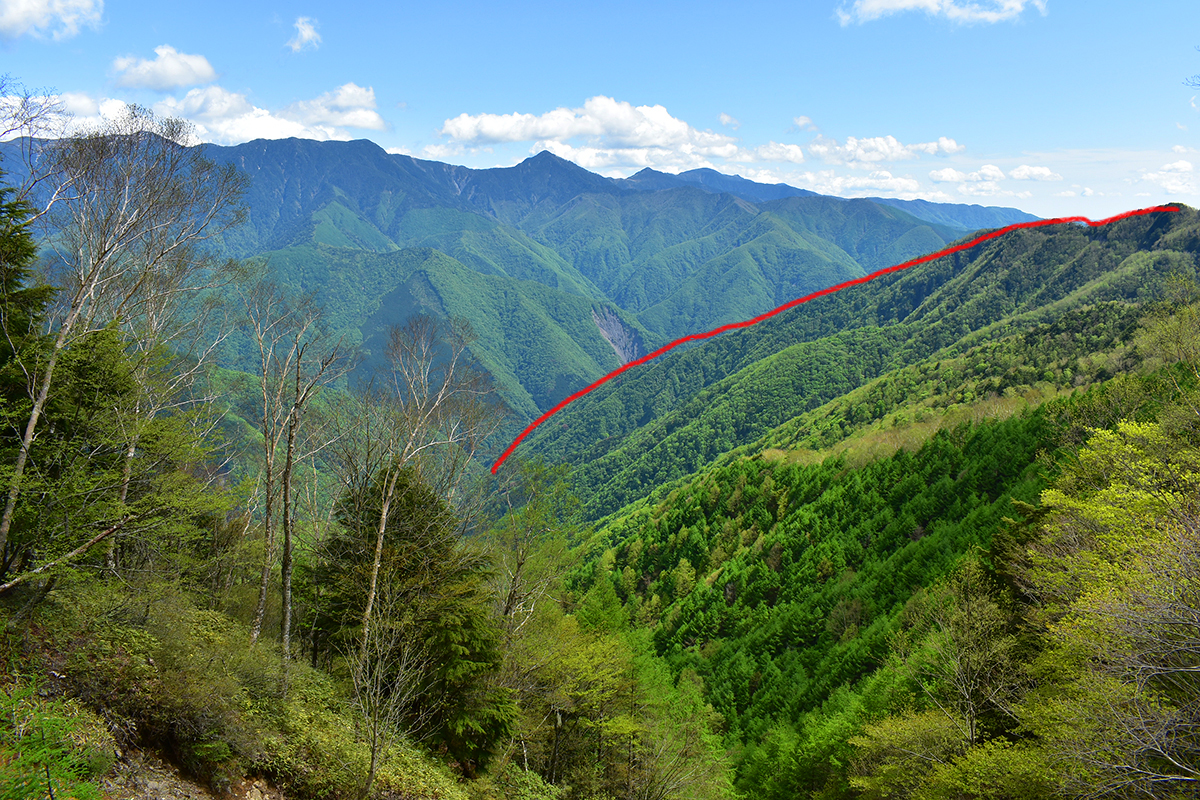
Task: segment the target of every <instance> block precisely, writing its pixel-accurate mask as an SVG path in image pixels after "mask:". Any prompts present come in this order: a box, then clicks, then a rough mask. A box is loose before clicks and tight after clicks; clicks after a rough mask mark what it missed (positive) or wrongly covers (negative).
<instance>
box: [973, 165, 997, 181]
mask: <svg viewBox="0 0 1200 800" xmlns="http://www.w3.org/2000/svg"><path fill="white" fill-rule="evenodd" d="M967 180H969V181H1002V180H1004V173H1003V172H1002V171H1001V169H1000V168H999V167H997V166H996V165H995V164H984V165H983V166H982V167H980V168H979V171H978V172H972V173H970V174H969V175H967Z"/></svg>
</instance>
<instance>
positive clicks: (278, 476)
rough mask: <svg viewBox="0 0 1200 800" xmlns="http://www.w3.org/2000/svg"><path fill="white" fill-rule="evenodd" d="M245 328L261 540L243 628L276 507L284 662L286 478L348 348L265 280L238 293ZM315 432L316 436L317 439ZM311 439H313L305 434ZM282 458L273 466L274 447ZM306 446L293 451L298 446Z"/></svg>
mask: <svg viewBox="0 0 1200 800" xmlns="http://www.w3.org/2000/svg"><path fill="white" fill-rule="evenodd" d="M242 299H243V303H244V306H245V310H246V316H245V320H246V330H247V332H248V334H249V335H250V338H251V339H252V340H253V342H254V345H255V347H256V349H257V351H258V371H257V372H258V380H259V388H260V390H261V393H260V396H261V406H260V407H259V409H258V416H259V430H260V433H261V435H262V458H263V474H262V479H261V481H260V486H261V489H262V493H263V531H264V546H263V559H262V569H261V574H260V579H259V591H258V603H257V605H256V607H255V611H254V617H253V620H252V622H251V626H250V640H251V642H254V641H257V640H258V637H259V636H260V635H261V633H262V624H263V618H264V616H265V614H266V604H267V590H268V586H269V582H270V576H271V568H272V565H273V563H274V552H273V551H274V544H275V517H276V513H275V512H276V507H277V505H279V504H282V508H281V509H279V511H280V514H279V516H280V517H281V521H282V528H283V552H282V565H281V566H282V581H281V583H282V589H281V593H282V598H281V600H282V620H281V631H280V632H281V639H282V645H283V658H284V661H285V663H286V661H287V660H288V658H289V656H290V648H291V616H292V554H293V548H294V544H293V540H294V533H295V522H296V503H295V502H294V498H293V485H292V484H293V476H294V472H295V465H296V463H297V460H298V459H299V460H303V459H304V458H305V457H311V456H314V455H315V454H316V451H317V450H319V449H321V447H322V446H323V444H315V443H314V444H310V445H309V446H305V445H304V442H303V441H302V440H301V439H302V437H301V428H302V425H301V423H302V419H303V418H304V413H305V410H306V409H307V407H308V404H309V402H310V401H311V400H312V398H313V397H315V396H316V394H317V393H318V392H319V391H320V390H321V388H322V387H324V386H326V385H328V384H330V383H332V382H334V381H336V380H337V379H338V378H340V377H341V376H343V375H344V374H345V373H346V371H347V370H348V369H349V367H350V363H351V362H350V359H349V348H348V347H346V346H345V345H344V343H343V341H342V340H341V339H338V340H333V339H331V338H330V336H329V334H328V332H327V331H326V330H325V328H324V326H323V324H322V317H323V313H322V311H321V309H320V307H319V306H318V305H317V304H316V303H315V302H314V300H313V298H311V297H302V298H293V297H289V296H288V294H287V292H285V291H284V290H283V289H281V288H280V287H279V286H277V285H276V284H274V283H273V282H271V281H269V280H265V279H260V280H259V281H257V282H255V283H254V284H252V285H251V286H250V287H249V288H248V289H247V290H246V291H244V292H243V295H242ZM318 438H319V437H318ZM310 441H312V442H315V441H316V439H310ZM281 445H282V447H283V453H282V458H283V464H282V466H280V465H279V463H278V459H279V458H280V452H279V451H280V447H281ZM298 446H301V447H304V449H305V450H306V451H307V452H305V453H299V452H298V451H297V447H298Z"/></svg>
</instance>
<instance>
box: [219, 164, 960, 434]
mask: <svg viewBox="0 0 1200 800" xmlns="http://www.w3.org/2000/svg"><path fill="white" fill-rule="evenodd" d="M205 152H206V153H208V154H210V155H211V156H212V157H213V158H215V159H216V160H217V161H219V162H221V163H226V164H232V165H234V166H235V167H236V168H237V169H238V170H239V171H241V172H243V173H244V174H246V175H248V176H249V178H250V184H249V190H248V203H247V221H246V223H245V224H244V225H242V226H240V227H238V228H237V229H234V230H231V231H229V232H227V233H226V234H225V235H224V237H223V238H224V242H225V246H226V248H227V249H228V251H229V252H230V253H233V254H235V255H241V256H251V255H252V256H254V257H256V258H258V259H260V260H262V261H264V262H265V263H266V264H267V265H268V267H267V268H268V269H269V270H270V271H271V272H273V273H274V274H275V275H277V277H278V279H279V280H280V281H282V282H286V283H288V284H289V285H292V286H295V287H297V288H300V289H302V290H304V291H310V292H312V293H314V295H315V296H316V297H318V298H319V299H320V302H322V304H324V305H325V306H326V307H327V308H329V309H330V310H331V319H330V322H331V324H332V325H333V326H334V327H335V328H336V329H338V330H341V331H343V332H344V334H345V335H347V336H349V337H350V338H353V339H356V340H358V341H363V342H364V343H365V344H366V346H367V348H368V349H371V350H377V349H378V348H377V347H375V346H373V345H372V344H371V343H370V342H368V341H366V340H367V339H369V338H370V337H371V335H372V334H371V332H370V330H369V328H370V327H371V326H372V325H375V324H376V323H377V322H378V320H380V319H386V320H389V321H403V320H404V319H406V318H407V317H408V316H410V315H411V314H412V313H416V312H417V311H418V310H420V309H424V310H425V311H428V312H431V313H435V314H439V315H445V316H447V317H453V316H458V317H462V318H464V319H467V320H470V321H472V322H473V323H479V324H478V327H479V328H480V331H479V332H480V333H481V336H480V338H479V340H478V341H479V346H478V348H477V355H478V356H479V358H480V361H481V362H482V363H483V364H484V365H485V367H486V368H487V369H488V370H489V371H490V372H491V373H492V375H493V378H494V379H495V380H496V381H497V383H498V384H499V385H500V386H501V388H502V391H503V393H504V395H505V397H506V399H507V400H508V402H509V403H510V404H511V405H512V406H513V408H514V409H515V410H516V411H517V412H518V414H519V415H521V416H522V417H523V418H525V419H532V418H533V417H535V416H536V415H537V414H538V413H540V412H541V411H544V410H545V409H547V408H549V407H551V406H552V405H553V404H554V403H556V402H557V401H558V400H560V399H562V398H563V397H565V396H567V395H569V394H571V393H572V392H574V391H577V390H578V389H580V388H582V387H583V386H586V385H587V384H588V383H591V382H592V381H594V380H596V379H597V378H599V377H600V376H602V375H603V374H605V373H606V372H608V371H610V370H611V369H612V368H613V367H615V366H618V365H619V363H620V362H619V361H617V362H613V361H612V359H611V358H609V357H608V356H607V355H605V356H602V357H601V361H600V362H597V361H596V355H595V354H596V344H597V342H600V341H602V340H603V334H602V332H601V331H600V330H599V329H598V328H596V326H595V325H594V324H590V325H589V324H588V320H589V319H590V318H591V317H592V314H591V313H589V312H587V311H586V310H585V311H584V312H583V313H582V314H581V315H577V320H578V323H579V324H571V323H568V322H567V321H566V320H564V319H563V318H562V317H561V309H563V308H566V307H572V308H575V307H577V306H579V305H580V304H579V303H578V302H577V301H575V300H572V299H571V296H574V297H579V298H584V299H586V300H588V301H590V302H591V303H592V305H593V310H594V311H595V312H596V313H597V314H600V313H603V315H604V316H605V318H608V317H611V316H615V317H618V318H621V319H622V320H623V323H622V324H623V326H624V327H625V329H626V332H627V334H628V335H630V336H632V335H634V334H635V333H636V335H637V336H638V337H639V338H640V339H642V340H643V341H644V343H645V345H646V347H647V348H651V349H652V348H653V347H656V346H658V345H660V344H663V343H665V342H667V341H670V340H672V339H675V338H677V337H679V336H682V335H686V334H688V333H694V332H697V331H702V330H707V329H710V328H712V327H714V326H717V325H720V324H724V323H727V322H732V321H738V320H741V319H745V318H746V317H748V316H753V315H754V314H758V313H761V312H762V311H765V310H767V309H769V308H772V307H774V306H776V305H779V304H780V303H782V302H786V301H787V300H789V299H791V298H793V297H796V296H798V295H802V294H805V293H807V292H809V291H813V290H815V289H819V288H823V287H825V286H828V285H830V284H832V283H837V282H840V281H843V280H846V279H848V278H853V277H857V276H859V275H862V274H864V273H865V272H866V271H870V270H872V269H877V268H879V267H882V266H888V265H890V264H892V263H896V262H897V261H901V260H904V259H906V258H911V257H913V256H917V255H922V254H924V253H926V252H929V251H931V250H935V249H937V248H939V247H942V246H944V245H945V244H946V243H947V242H948V241H950V240H952V239H954V238H956V237H957V236H958V235H960V234H961V232H962V229H961V228H958V227H952V226H948V225H944V224H941V223H940V222H939V223H929V222H925V221H922V220H920V219H917V218H915V217H913V216H910V215H908V214H906V213H904V212H902V211H897V210H896V209H895V208H893V207H891V206H889V205H886V204H878V203H874V202H871V201H864V200H842V199H840V198H831V197H824V196H820V195H814V194H812V193H811V192H798V191H797V192H781V191H770V192H767V191H766V190H764V191H763V192H758V193H757V194H753V193H752V195H747V194H746V192H745V191H743V192H742V194H741V195H739V194H736V193H729V192H727V191H725V189H727V188H730V187H734V188H740V189H742V190H745V189H747V187H750V188H753V187H759V188H762V185H761V184H755V183H753V182H750V181H745V180H742V179H736V180H735V179H734V178H728V177H722V178H718V177H717V176H716V175H715V174H714V175H707V174H704V175H700V174H691V173H689V174H685V175H684V176H683V177H681V178H677V179H676V178H672V179H671V180H669V181H667V180H666V178H667V177H669V176H663V180H662V181H660V183H663V185H662V186H657V187H653V188H647V187H646V186H645V184H644V182H640V183H639V182H637V181H634V182H625V181H619V180H611V179H608V178H603V177H601V176H598V175H595V174H594V173H591V172H588V171H587V170H584V169H582V168H581V167H578V166H576V165H574V164H572V163H570V162H567V161H564V160H562V159H560V158H557V157H555V156H553V155H551V154H549V153H541V154H539V155H537V156H534V157H532V158H529V159H527V160H525V161H523V162H522V163H520V164H518V165H516V166H514V167H509V168H498V169H490V170H471V169H467V168H464V167H454V166H451V165H447V164H441V163H438V162H429V161H421V160H419V159H414V158H411V157H409V156H399V155H391V154H387V153H385V152H383V151H382V150H380V149H379V148H378V147H376V146H375V145H373V144H371V143H369V142H350V143H341V142H327V143H318V142H307V141H301V140H285V141H281V142H267V141H256V142H250V143H248V144H244V145H238V146H236V147H228V148H225V147H213V146H208V147H206V148H205ZM664 181H665V183H664ZM764 192H765V193H764ZM745 196H753V197H754V198H755V200H754V202H751V201H748V200H746V199H744V198H745ZM409 250H412V251H415V252H416V253H417V254H420V253H425V252H427V251H430V250H432V251H435V252H437V253H439V254H440V255H439V258H437V259H435V261H436V264H437V266H435V267H434V272H437V273H439V274H440V273H441V272H443V271H444V270H445V269H449V270H451V271H453V272H454V273H455V277H454V279H453V283H454V285H455V286H456V287H457V288H456V290H455V291H454V292H452V293H450V294H449V295H442V294H440V293H439V292H440V290H439V289H438V288H437V285H438V280H437V279H436V278H430V279H429V280H428V281H427V283H428V284H429V285H430V286H432V287H433V289H432V290H431V291H429V292H426V296H427V299H428V302H420V303H415V304H414V303H413V302H412V301H411V297H412V291H411V287H409V288H405V286H406V285H407V283H408V282H409V281H411V280H412V278H411V272H410V271H408V270H406V269H403V268H401V269H397V270H395V271H394V272H392V271H391V270H390V268H389V267H387V266H386V265H387V264H389V263H392V262H393V261H394V260H395V259H389V258H388V257H386V256H384V255H383V254H386V253H389V252H395V251H409ZM441 256H445V257H447V258H442V257H441ZM423 258H424V256H421V255H409V256H404V257H401V258H400V259H399V260H400V261H402V262H404V263H412V262H414V260H416V259H423ZM333 264H337V265H338V267H337V269H338V270H339V271H340V272H338V273H335V272H331V271H330V270H329V269H328V268H327V266H328V265H333ZM459 265H461V267H460V266H459ZM472 273H474V274H472ZM529 284H540V285H541V286H545V287H548V288H549V289H550V290H551V291H550V292H546V291H543V290H542V289H541V288H540V287H538V286H533V285H529ZM564 295H565V296H564ZM505 296H521V297H522V298H524V301H523V302H524V304H525V307H526V308H528V309H529V311H530V313H531V314H532V315H533V317H535V318H537V319H540V320H543V321H549V320H555V321H554V322H547V325H546V326H545V327H544V328H543V327H542V326H534V327H531V326H529V325H526V324H524V323H523V322H521V321H520V320H513V321H512V322H511V323H509V322H508V317H509V314H508V312H507V311H506V310H505V306H504V303H505V301H504V300H502V299H501V298H503V297H505ZM530 303H532V305H530ZM555 309H559V310H558V311H556V310H555ZM493 317H494V318H499V320H500V325H499V327H497V325H495V324H486V323H484V322H483V320H484V319H485V318H493ZM551 331H552V333H550V332H551ZM564 336H565V338H563V337H564ZM506 341H509V342H512V341H521V342H525V343H527V344H528V345H529V349H530V350H533V351H538V352H544V353H548V354H553V356H554V358H555V359H556V360H557V363H559V364H560V365H561V369H559V370H557V371H555V370H553V369H551V370H550V372H549V373H548V372H547V370H546V368H544V367H543V366H539V365H536V364H528V365H527V364H525V363H523V361H522V359H513V358H511V357H508V356H500V355H498V354H499V353H501V352H502V351H504V350H505V348H506V347H507V345H506V344H505V342H506ZM581 351H585V352H587V353H589V354H591V355H588V356H583V355H582V354H581ZM614 355H615V351H614Z"/></svg>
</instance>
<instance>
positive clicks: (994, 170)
mask: <svg viewBox="0 0 1200 800" xmlns="http://www.w3.org/2000/svg"><path fill="white" fill-rule="evenodd" d="M929 178H930V180H932V181H933V182H934V183H984V182H989V181H991V182H994V181H1000V180H1004V171H1003V170H1001V169H1000V168H999V167H997V166H996V165H995V164H984V165H983V166H982V167H980V168H979V169H978V170H976V171H975V172H959V171H958V170H956V169H954V167H946V168H945V169H935V170H933V171H932V172H930V173H929Z"/></svg>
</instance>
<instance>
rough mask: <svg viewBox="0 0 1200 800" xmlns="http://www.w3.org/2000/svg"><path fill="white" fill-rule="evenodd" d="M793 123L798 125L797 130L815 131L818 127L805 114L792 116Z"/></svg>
mask: <svg viewBox="0 0 1200 800" xmlns="http://www.w3.org/2000/svg"><path fill="white" fill-rule="evenodd" d="M792 124H793V125H795V126H796V130H798V131H815V130H816V129H817V126H816V125H814V124H813V121H812V120H811V119H809V118H808V117H806V116H804V115H800V116H799V117H792Z"/></svg>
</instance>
